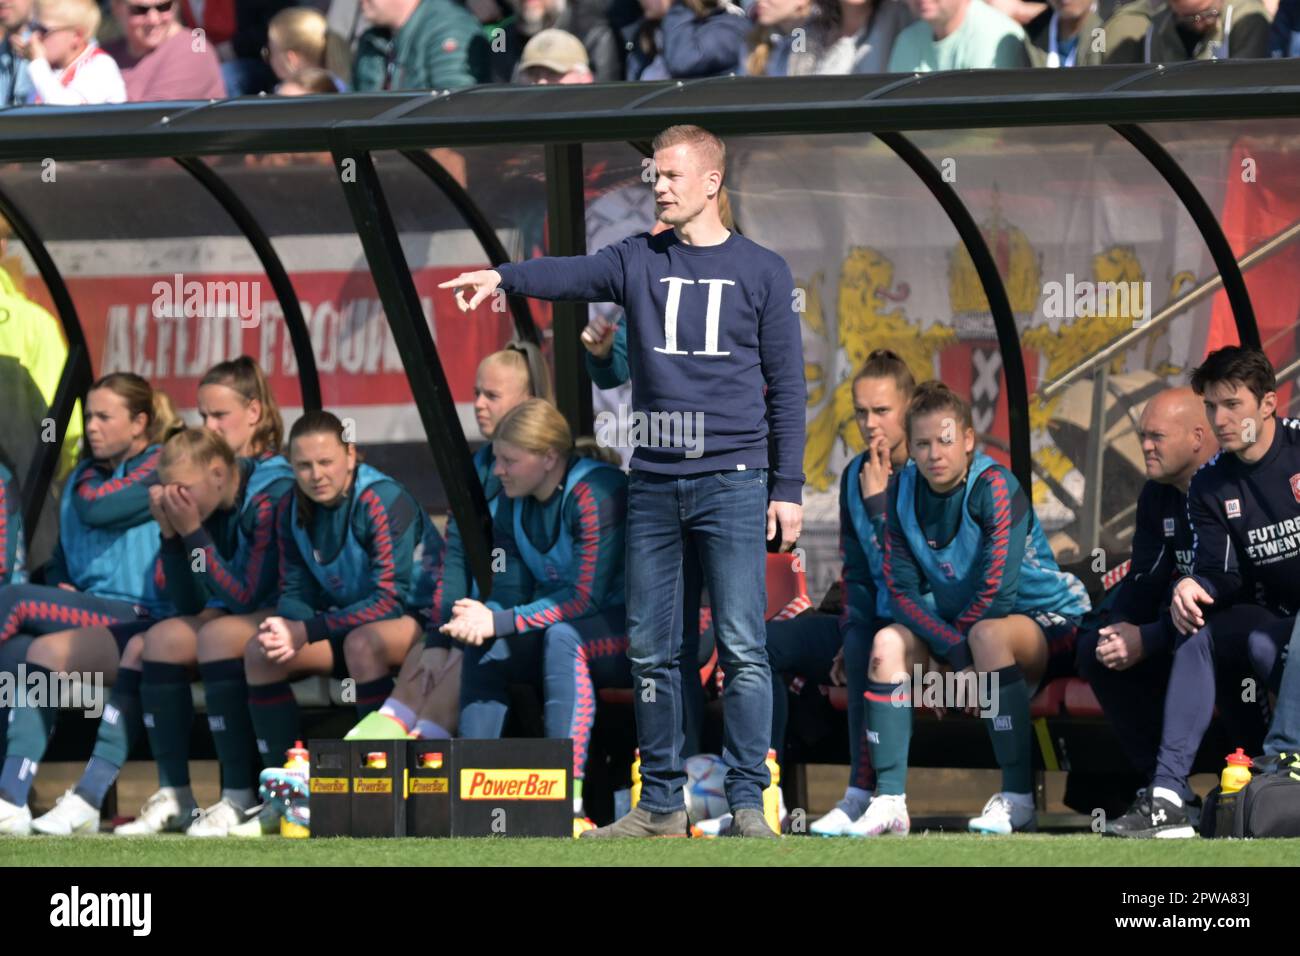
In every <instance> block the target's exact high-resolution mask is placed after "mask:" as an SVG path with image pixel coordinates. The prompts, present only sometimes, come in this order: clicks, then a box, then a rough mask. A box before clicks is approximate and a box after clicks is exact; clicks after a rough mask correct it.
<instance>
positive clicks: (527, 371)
mask: <svg viewBox="0 0 1300 956" xmlns="http://www.w3.org/2000/svg"><path fill="white" fill-rule="evenodd" d="M489 362H491V363H492V364H493V365H500V366H502V367H503V368H508V369H513V370H514V371H515V372H517V373H518V374H520V375H522V376H523V379H524V387H525V389H526V390H527V392H528V394H529V395H530V396H531V397H532V398H540V399H543V400H545V401H548V402H550V403H551V404H552V405H553V404H555V392H554V390H553V389H552V388H551V371H550V368H549V367H548V366H547V364H546V358H545V356H543V355H542V350H541V349H539V348H538V347H537V346H536V345H534V344H533V343H532V342H525V341H522V340H520V339H512V340H511V341H509V342H507V343H506V347H505V348H503V349H501V350H500V351H499V352H493V353H492V354H491V355H488V356H487V357H486V358H484V359H483V361H482V362H480V363H479V368H482V367H483V366H484V365H487V364H488V363H489Z"/></svg>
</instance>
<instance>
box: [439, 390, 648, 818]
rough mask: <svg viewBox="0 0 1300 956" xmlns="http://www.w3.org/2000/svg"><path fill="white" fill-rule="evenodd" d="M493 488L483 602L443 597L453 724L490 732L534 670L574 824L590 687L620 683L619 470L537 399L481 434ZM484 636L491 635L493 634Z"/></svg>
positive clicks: (627, 677)
mask: <svg viewBox="0 0 1300 956" xmlns="http://www.w3.org/2000/svg"><path fill="white" fill-rule="evenodd" d="M492 443H493V445H494V447H495V451H496V464H495V466H494V473H495V474H496V476H497V477H498V478H499V479H500V481H501V489H502V492H503V497H502V498H501V502H500V505H499V506H498V508H497V511H496V515H495V516H494V519H493V521H494V525H493V531H494V536H495V538H496V540H497V541H498V542H499V543H500V544H501V545H502V547H503V548H504V551H505V560H504V570H503V571H502V572H501V573H500V574H498V575H496V578H495V580H494V583H493V588H492V603H491V604H490V605H488V604H484V603H483V602H481V601H479V600H476V599H474V598H471V597H465V598H461V599H460V600H458V601H456V602H455V603H454V604H453V605H452V607H451V615H450V618H449V619H448V620H447V621H446V623H444V624H443V625H442V627H441V628H440V630H441V633H443V634H445V635H446V636H447V637H450V638H451V639H452V640H454V641H456V642H458V643H459V644H460V645H461V647H462V648H463V651H464V655H465V656H464V660H463V663H462V664H461V687H460V703H461V711H460V733H461V735H462V736H464V737H475V738H483V737H500V736H501V731H502V729H503V727H504V725H505V719H506V714H507V711H508V708H509V685H510V683H512V682H514V681H520V680H523V681H528V680H532V679H533V676H534V675H535V674H536V672H537V670H538V667H539V665H540V666H541V667H542V670H543V673H544V680H543V691H544V694H545V699H546V713H545V717H546V736H548V737H560V738H563V737H571V738H572V739H573V777H574V803H573V812H574V818H575V823H574V826H575V832H576V831H577V830H578V829H586V828H588V826H589V821H585V820H584V819H583V804H582V778H583V775H584V772H585V770H586V763H587V746H588V744H589V742H590V740H591V731H592V723H593V720H594V716H595V714H594V710H595V708H594V707H593V706H588V705H589V704H591V703H592V702H593V701H594V691H595V689H596V688H599V687H607V686H619V687H629V686H631V683H632V672H631V664H630V663H629V661H628V659H627V626H626V619H627V610H626V607H625V599H624V593H623V592H624V587H623V557H624V556H623V550H624V526H625V523H626V520H627V478H626V477H625V476H624V474H623V473H622V472H621V471H620V470H619V469H618V468H616V467H614V466H612V465H608V464H605V463H604V462H600V461H597V460H595V459H592V458H583V457H581V456H579V455H577V454H576V453H575V452H574V447H573V436H572V435H571V433H570V431H569V426H568V423H567V422H566V421H565V420H564V416H563V415H561V414H560V413H559V412H558V411H556V409H555V407H554V406H552V405H549V404H547V403H546V402H543V401H540V400H538V399H529V400H528V401H526V402H523V403H522V404H520V405H518V406H516V407H515V408H514V409H513V410H512V411H511V412H510V413H509V414H508V415H506V416H505V418H503V419H502V420H501V421H500V422H499V423H498V424H497V427H496V430H495V431H494V433H493V441H492ZM494 638H496V639H495V640H494Z"/></svg>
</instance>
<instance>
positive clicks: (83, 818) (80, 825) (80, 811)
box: [32, 790, 99, 836]
mask: <svg viewBox="0 0 1300 956" xmlns="http://www.w3.org/2000/svg"><path fill="white" fill-rule="evenodd" d="M32 829H33V830H35V831H36V832H37V833H46V834H48V835H50V836H79V835H81V834H85V833H98V832H99V810H98V808H96V807H92V806H91V805H90V804H89V803H87V802H86V801H85V800H83V799H82V798H81V797H80V796H78V795H77V794H76V793H74V792H73V791H71V790H69V791H68V792H67V793H65V794H64V795H63V796H61V797H59V799H58V802H57V803H55V804H54V807H53V809H51V810H50V812H49V813H45V814H42V815H41V816H39V817H37V818H36V819H35V820H33V821H32Z"/></svg>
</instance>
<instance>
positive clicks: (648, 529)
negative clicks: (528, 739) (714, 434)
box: [626, 468, 772, 813]
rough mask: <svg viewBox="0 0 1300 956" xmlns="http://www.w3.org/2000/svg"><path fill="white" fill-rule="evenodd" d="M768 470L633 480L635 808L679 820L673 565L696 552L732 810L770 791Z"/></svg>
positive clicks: (679, 701) (630, 587) (677, 600)
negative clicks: (705, 592) (717, 681)
mask: <svg viewBox="0 0 1300 956" xmlns="http://www.w3.org/2000/svg"><path fill="white" fill-rule="evenodd" d="M766 532H767V470H766V469H762V468H756V469H747V470H745V471H725V472H710V473H708V474H703V475H692V476H690V477H676V476H673V475H658V474H653V473H650V472H644V471H640V470H634V471H633V472H632V473H631V475H630V477H629V479H628V495H627V571H626V574H627V620H628V657H629V658H630V659H631V661H632V678H633V681H632V689H633V693H634V697H633V700H634V701H635V706H636V722H637V739H638V742H639V743H640V746H641V804H640V805H641V806H643V807H645V808H646V809H647V810H650V811H652V812H654V813H671V812H673V811H676V810H680V809H683V807H684V806H685V801H684V800H683V798H682V792H681V791H682V785H683V784H684V783H685V782H686V770H685V763H684V761H683V760H682V756H681V754H682V747H683V743H684V738H683V731H682V726H683V687H682V668H681V654H682V609H681V604H682V594H683V591H684V586H683V577H684V572H683V563H684V561H683V554H684V550H685V548H686V547H688V546H689V545H690V544H692V543H693V544H694V546H695V548H696V550H697V553H698V555H699V558H700V566H701V568H702V569H703V573H704V582H705V585H706V586H707V587H708V589H709V597H710V603H711V606H712V609H713V628H714V633H715V634H716V636H717V642H718V664H719V666H721V668H722V672H723V674H724V676H725V683H724V685H723V695H722V700H723V714H724V717H725V723H724V728H723V751H722V757H723V760H724V761H725V762H726V764H727V782H726V789H727V801H728V803H730V805H731V808H732V809H733V810H739V809H741V808H745V807H750V808H755V809H761V808H762V806H763V790H764V789H765V788H766V787H767V786H768V784H769V783H770V780H771V778H770V775H769V774H768V770H767V764H766V760H767V749H768V740H769V737H770V735H771V729H772V676H771V671H770V669H769V668H768V662H767V646H766V644H767V636H766V631H765V629H764V624H763V614H764V611H765V609H766V603H767V600H766V566H767V552H766V545H765V539H766Z"/></svg>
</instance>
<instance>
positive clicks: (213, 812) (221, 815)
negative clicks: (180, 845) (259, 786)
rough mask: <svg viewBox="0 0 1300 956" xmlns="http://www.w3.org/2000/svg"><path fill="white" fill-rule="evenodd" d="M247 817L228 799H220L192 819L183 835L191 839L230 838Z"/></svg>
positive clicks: (245, 812) (246, 812) (247, 815)
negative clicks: (232, 831) (232, 832)
mask: <svg viewBox="0 0 1300 956" xmlns="http://www.w3.org/2000/svg"><path fill="white" fill-rule="evenodd" d="M258 809H259V810H260V809H261V808H260V807H259V808H258ZM248 817H249V813H248V811H247V810H242V809H240V808H239V807H237V806H235V805H234V804H233V803H232V802H231V801H230V800H229V799H228V798H226V797H222V798H221V799H220V800H218V801H217V802H216V803H214V804H213V805H212V806H210V807H208V808H207V809H206V810H204V811H203V812H202V813H200V814H199V815H198V816H196V817H195V818H194V822H193V823H191V824H190V825H189V827H188V828H187V829H186V831H185V835H186V836H192V837H225V836H231V830H233V829H235V828H236V827H238V826H239V825H240V824H241V823H245V822H247V820H248Z"/></svg>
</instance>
